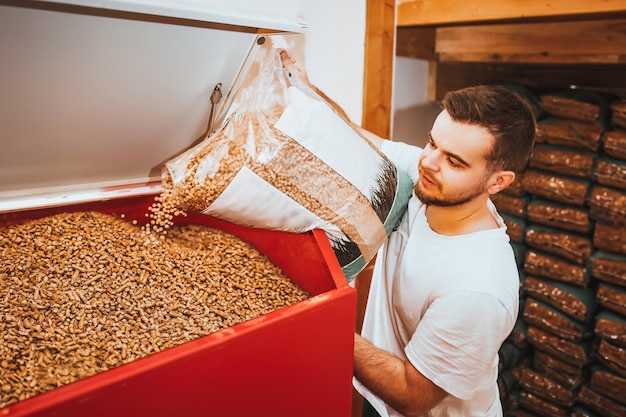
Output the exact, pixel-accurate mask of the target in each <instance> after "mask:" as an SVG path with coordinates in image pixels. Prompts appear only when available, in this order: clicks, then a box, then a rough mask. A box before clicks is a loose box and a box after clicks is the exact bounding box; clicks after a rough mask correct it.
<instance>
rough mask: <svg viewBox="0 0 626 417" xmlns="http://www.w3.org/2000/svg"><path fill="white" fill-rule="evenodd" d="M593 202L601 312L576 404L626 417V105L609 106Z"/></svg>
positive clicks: (593, 264)
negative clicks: (590, 363)
mask: <svg viewBox="0 0 626 417" xmlns="http://www.w3.org/2000/svg"><path fill="white" fill-rule="evenodd" d="M611 110H612V112H611V121H612V127H613V130H611V131H609V132H606V134H605V136H604V139H603V151H602V153H601V155H600V157H599V158H598V163H597V166H596V169H595V174H594V186H593V188H592V190H591V195H590V198H589V207H590V216H591V218H592V219H593V220H595V229H594V233H593V244H594V246H595V249H596V250H595V252H594V254H593V256H592V259H591V266H590V268H591V276H592V277H593V278H594V279H595V280H597V283H598V286H597V300H598V303H599V304H600V311H599V313H598V314H597V315H596V318H595V332H594V333H595V337H596V339H595V343H594V357H595V359H596V363H595V364H594V365H593V367H592V368H591V370H590V378H589V381H588V383H587V384H585V386H583V387H582V389H581V391H580V393H579V394H578V400H579V402H580V403H582V404H584V405H585V406H586V407H587V408H588V409H590V410H592V411H595V412H596V413H598V415H602V416H611V417H612V416H626V117H625V115H626V102H624V101H619V100H617V101H613V102H612V103H611Z"/></svg>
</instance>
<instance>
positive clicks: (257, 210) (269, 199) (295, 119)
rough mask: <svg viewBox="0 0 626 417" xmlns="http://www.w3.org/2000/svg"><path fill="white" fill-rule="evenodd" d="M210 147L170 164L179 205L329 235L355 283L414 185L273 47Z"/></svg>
mask: <svg viewBox="0 0 626 417" xmlns="http://www.w3.org/2000/svg"><path fill="white" fill-rule="evenodd" d="M233 106H234V107H232V110H231V113H230V115H229V116H228V118H227V119H226V120H225V121H224V122H223V123H222V125H221V126H219V128H218V129H217V130H216V131H215V133H213V134H211V135H210V136H209V137H208V138H206V139H205V140H203V141H202V142H200V143H198V144H197V145H195V146H193V147H192V148H190V149H188V150H186V151H185V152H183V153H182V154H180V155H179V156H177V157H175V158H173V159H172V160H170V161H168V162H166V164H165V166H164V169H163V173H162V174H163V190H164V193H165V192H166V191H167V192H168V193H169V196H167V197H166V198H170V199H171V200H172V202H173V203H174V204H175V205H176V206H178V207H180V208H182V209H183V210H186V211H189V212H200V213H204V214H207V215H211V216H214V217H217V218H220V219H222V220H226V221H229V222H231V223H235V224H240V225H244V226H248V227H258V228H264V229H275V230H284V231H291V232H297V233H302V232H306V231H310V230H312V229H316V228H317V229H322V230H323V231H324V232H325V233H326V235H327V236H328V238H329V241H330V243H331V245H332V247H333V249H334V252H335V254H336V256H337V259H338V260H339V264H340V265H341V267H342V269H343V272H344V274H345V276H346V278H347V279H348V280H351V279H352V278H353V277H354V276H355V275H356V274H358V273H359V272H360V271H361V270H362V269H363V268H365V266H367V264H368V263H369V261H370V260H372V259H373V258H374V256H375V254H376V252H377V250H378V249H379V248H380V246H381V245H382V244H383V242H384V241H385V240H386V238H387V236H388V235H389V233H391V231H392V230H393V228H394V226H395V225H396V224H397V222H398V221H399V220H400V218H401V217H402V215H403V214H404V212H405V211H406V206H407V204H408V200H409V198H410V196H411V193H412V189H413V184H412V182H411V179H410V178H409V177H408V175H407V174H405V173H403V172H401V171H398V170H397V169H396V167H395V166H394V165H393V164H392V163H391V162H390V161H389V160H388V159H387V158H386V157H385V156H384V155H383V154H382V153H381V152H380V151H379V150H378V149H377V148H376V147H374V146H373V145H372V144H370V142H368V141H367V140H366V139H365V138H363V137H362V135H361V134H360V133H359V132H358V131H357V130H356V129H354V128H353V127H352V125H351V124H350V123H349V121H348V120H347V119H346V118H345V116H343V115H340V114H339V113H338V112H337V111H336V110H334V108H333V107H332V105H331V104H330V103H328V102H327V101H326V100H325V99H324V98H323V97H321V96H320V95H319V94H317V93H315V92H314V91H313V90H312V89H311V88H310V87H308V86H306V85H304V84H303V83H302V82H300V81H299V80H297V79H295V78H294V77H290V75H289V74H288V72H287V71H286V70H285V69H284V68H283V66H282V62H281V60H280V55H279V52H278V51H277V50H276V49H274V48H268V49H267V52H266V55H265V57H263V58H262V59H261V64H260V68H259V73H258V75H256V76H255V77H254V79H253V80H252V81H251V82H250V83H249V84H248V85H247V86H246V87H245V88H243V89H242V90H241V91H240V92H239V93H238V95H237V96H236V97H235V98H234V100H233Z"/></svg>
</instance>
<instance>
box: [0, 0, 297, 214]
mask: <svg viewBox="0 0 626 417" xmlns="http://www.w3.org/2000/svg"><path fill="white" fill-rule="evenodd" d="M93 4H97V5H98V7H92V6H91V5H93ZM304 26H305V25H304V23H303V22H302V21H299V20H298V19H293V20H292V21H287V20H284V19H282V20H281V19H277V18H272V17H267V16H265V17H264V16H262V15H259V14H258V13H245V12H241V11H237V10H232V9H229V8H225V7H223V6H221V7H216V6H209V5H206V4H204V3H202V2H197V1H196V2H195V3H191V2H189V0H188V2H187V3H186V4H185V3H184V2H171V1H168V2H166V1H164V0H133V1H130V0H127V1H117V0H100V1H99V2H97V3H95V2H93V1H90V0H67V1H11V0H9V1H7V0H0V62H2V65H0V91H2V94H1V95H0V135H1V137H2V152H0V212H2V211H14V210H20V209H27V208H34V207H42V206H53V205H59V204H69V203H74V202H79V201H91V200H98V199H106V198H113V197H116V196H124V195H129V194H132V195H135V194H142V193H154V192H157V191H158V190H159V189H160V175H161V167H162V165H163V163H164V162H166V161H167V160H169V159H171V158H172V157H173V156H175V155H176V154H178V153H180V152H182V151H183V150H185V149H187V148H188V147H189V146H191V145H192V144H194V143H196V142H197V141H199V140H201V139H203V138H204V137H206V132H207V128H208V126H209V115H210V114H211V99H210V98H211V93H212V92H213V90H214V88H215V86H216V85H218V84H219V83H221V89H222V96H223V99H222V100H221V101H220V103H218V105H217V107H218V108H217V109H216V110H214V112H213V114H214V115H215V121H214V123H213V126H214V127H217V126H219V123H220V122H221V119H222V118H223V116H224V114H225V112H226V111H227V109H228V106H229V105H230V102H231V100H232V97H233V96H234V92H235V91H236V90H237V88H238V87H239V85H240V84H241V82H242V80H243V79H244V74H245V73H246V72H247V71H248V69H249V67H250V66H251V65H252V62H251V61H252V60H251V59H250V57H252V56H253V55H254V54H253V52H254V51H255V48H257V47H258V45H257V43H258V44H260V43H262V41H263V36H267V35H268V34H272V33H285V32H294V33H297V32H301V31H302V29H303V27H304Z"/></svg>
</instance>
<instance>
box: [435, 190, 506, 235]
mask: <svg viewBox="0 0 626 417" xmlns="http://www.w3.org/2000/svg"><path fill="white" fill-rule="evenodd" d="M426 219H427V220H428V224H429V226H430V228H431V229H432V230H433V231H435V232H436V233H439V234H441V235H445V236H458V235H464V234H468V233H474V232H480V231H483V230H490V229H496V228H498V223H497V222H496V220H495V218H494V217H493V215H492V214H491V212H490V211H489V208H488V207H487V198H476V199H474V200H472V201H470V202H468V203H466V204H462V205H459V206H452V207H441V206H428V207H427V208H426Z"/></svg>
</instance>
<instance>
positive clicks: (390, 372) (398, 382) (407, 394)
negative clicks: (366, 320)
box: [354, 334, 446, 416]
mask: <svg viewBox="0 0 626 417" xmlns="http://www.w3.org/2000/svg"><path fill="white" fill-rule="evenodd" d="M354 376H355V377H356V379H358V380H359V382H361V383H362V384H363V385H364V386H365V387H367V388H368V389H369V390H370V391H372V392H373V393H374V394H376V395H377V396H378V397H379V398H380V399H382V400H383V401H384V402H385V403H387V404H389V405H390V406H391V407H393V408H394V409H395V410H396V411H398V412H400V413H403V414H404V415H406V416H421V415H423V414H424V413H426V412H427V411H428V410H430V409H431V408H432V407H433V406H434V405H436V404H437V403H439V402H440V401H441V400H442V399H443V398H444V397H445V395H446V393H445V392H444V391H443V390H442V389H441V388H439V387H437V386H436V385H434V384H433V383H432V382H430V380H428V379H427V378H425V377H424V376H423V375H422V374H420V373H419V372H418V371H417V370H416V369H415V368H414V367H413V365H411V363H410V362H408V361H403V360H402V359H400V358H398V357H396V356H394V355H392V354H390V353H388V352H385V351H384V350H381V349H378V348H377V347H376V346H374V345H373V344H372V343H370V342H369V341H367V340H366V339H364V338H362V337H361V336H359V335H357V334H355V337H354Z"/></svg>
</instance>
